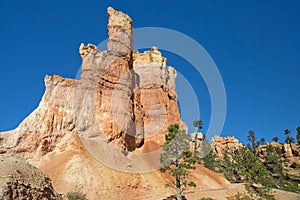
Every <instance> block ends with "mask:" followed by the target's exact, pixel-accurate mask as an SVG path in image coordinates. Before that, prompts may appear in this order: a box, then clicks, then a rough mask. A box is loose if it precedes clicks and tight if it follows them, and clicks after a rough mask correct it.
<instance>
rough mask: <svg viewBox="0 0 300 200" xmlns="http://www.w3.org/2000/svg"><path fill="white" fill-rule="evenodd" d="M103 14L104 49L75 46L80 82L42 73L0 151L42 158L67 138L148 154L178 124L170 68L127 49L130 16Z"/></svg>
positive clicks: (154, 52)
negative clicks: (32, 101) (33, 104)
mask: <svg viewBox="0 0 300 200" xmlns="http://www.w3.org/2000/svg"><path fill="white" fill-rule="evenodd" d="M107 12H108V25H107V28H108V36H109V40H108V44H107V51H99V50H98V49H97V47H96V46H95V45H93V44H88V45H84V44H81V45H80V47H79V54H80V56H81V58H82V72H81V78H80V80H73V79H66V78H62V77H60V76H48V75H47V76H46V77H45V85H46V91H45V94H44V96H43V98H42V100H41V102H40V105H39V106H38V108H36V109H35V111H33V112H32V113H31V114H30V115H29V116H28V117H27V118H26V119H25V120H24V121H23V122H22V123H21V124H20V125H19V127H18V128H16V129H15V130H12V131H9V132H5V133H1V137H2V139H1V140H0V150H1V152H23V154H24V156H25V157H27V158H33V157H34V156H35V155H45V154H48V153H49V152H52V151H54V150H55V149H56V148H61V147H59V144H60V142H61V141H62V140H63V138H65V139H66V140H67V141H66V144H64V148H68V143H72V139H70V138H72V136H71V135H72V134H75V135H79V136H80V137H87V138H96V137H102V138H105V140H106V141H107V142H108V143H112V144H113V145H114V146H116V147H117V148H120V149H122V150H125V151H135V150H136V151H139V152H148V151H154V150H157V149H159V147H160V146H161V145H162V144H163V143H164V134H165V133H166V132H167V127H168V126H169V125H170V124H173V123H180V116H179V112H178V107H177V94H176V91H175V79H176V71H175V69H174V68H172V67H167V60H166V58H164V57H162V54H161V53H160V51H159V50H158V49H157V48H156V47H153V48H151V49H150V50H149V51H146V52H144V53H139V52H138V51H132V45H133V28H132V20H131V18H130V17H129V16H128V15H126V14H124V13H122V12H120V11H116V10H114V9H113V8H111V7H109V8H108V9H107ZM67 138H69V139H67ZM64 148H63V149H64Z"/></svg>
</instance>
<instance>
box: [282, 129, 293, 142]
mask: <svg viewBox="0 0 300 200" xmlns="http://www.w3.org/2000/svg"><path fill="white" fill-rule="evenodd" d="M284 135H286V138H285V143H288V144H292V143H293V142H294V141H295V139H294V138H293V137H292V136H291V130H289V129H285V130H284Z"/></svg>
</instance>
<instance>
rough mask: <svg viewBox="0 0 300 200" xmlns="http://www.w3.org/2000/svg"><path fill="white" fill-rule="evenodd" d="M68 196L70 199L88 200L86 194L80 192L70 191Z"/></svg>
mask: <svg viewBox="0 0 300 200" xmlns="http://www.w3.org/2000/svg"><path fill="white" fill-rule="evenodd" d="M67 198H68V200H88V199H87V198H86V195H85V194H82V193H80V192H69V193H68V194H67Z"/></svg>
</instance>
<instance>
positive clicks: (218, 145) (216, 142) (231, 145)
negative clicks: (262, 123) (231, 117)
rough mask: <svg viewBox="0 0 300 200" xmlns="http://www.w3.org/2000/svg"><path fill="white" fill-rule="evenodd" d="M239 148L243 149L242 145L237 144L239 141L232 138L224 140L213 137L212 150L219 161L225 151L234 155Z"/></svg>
mask: <svg viewBox="0 0 300 200" xmlns="http://www.w3.org/2000/svg"><path fill="white" fill-rule="evenodd" d="M241 147H243V144H241V143H239V140H238V139H236V138H235V137H233V136H231V137H224V138H222V137H220V136H214V137H213V139H212V150H213V152H214V153H215V154H216V155H217V156H218V158H220V159H222V158H223V156H224V152H225V151H228V152H230V153H234V152H235V151H236V150H238V149H239V148H241Z"/></svg>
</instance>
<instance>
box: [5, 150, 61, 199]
mask: <svg viewBox="0 0 300 200" xmlns="http://www.w3.org/2000/svg"><path fill="white" fill-rule="evenodd" d="M0 199H2V200H10V199H36V200H38V199H41V200H42V199H44V200H50V199H53V200H62V199H63V198H62V196H61V195H59V194H57V193H56V192H55V191H54V189H53V187H52V185H51V182H50V179H49V178H48V176H46V175H45V174H43V173H42V172H41V171H39V170H38V169H37V168H35V167H33V166H32V165H30V164H28V163H27V162H26V161H25V160H24V159H23V158H20V157H17V156H11V155H0Z"/></svg>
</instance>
